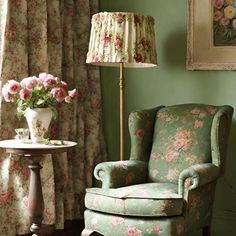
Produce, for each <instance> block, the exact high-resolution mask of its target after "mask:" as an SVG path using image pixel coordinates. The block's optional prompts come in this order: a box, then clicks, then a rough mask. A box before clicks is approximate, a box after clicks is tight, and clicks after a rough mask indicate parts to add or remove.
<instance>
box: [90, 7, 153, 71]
mask: <svg viewBox="0 0 236 236" xmlns="http://www.w3.org/2000/svg"><path fill="white" fill-rule="evenodd" d="M86 62H87V63H92V64H94V65H100V66H119V64H120V63H121V62H122V63H123V64H124V67H152V66H156V65H157V53H156V41H155V32H154V19H153V17H151V16H144V15H141V14H136V13H126V12H102V13H97V14H95V15H93V17H92V28H91V35H90V43H89V51H88V54H87V61H86Z"/></svg>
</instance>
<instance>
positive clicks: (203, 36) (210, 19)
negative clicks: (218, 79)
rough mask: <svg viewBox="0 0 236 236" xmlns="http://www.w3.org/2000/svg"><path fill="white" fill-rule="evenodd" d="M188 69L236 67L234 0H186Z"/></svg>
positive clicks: (233, 68)
mask: <svg viewBox="0 0 236 236" xmlns="http://www.w3.org/2000/svg"><path fill="white" fill-rule="evenodd" d="M187 69H188V70H236V0H188V36H187Z"/></svg>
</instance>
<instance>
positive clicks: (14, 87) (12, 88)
mask: <svg viewBox="0 0 236 236" xmlns="http://www.w3.org/2000/svg"><path fill="white" fill-rule="evenodd" d="M20 90H21V85H20V83H18V82H17V81H15V80H9V81H8V93H10V94H17V93H19V91H20Z"/></svg>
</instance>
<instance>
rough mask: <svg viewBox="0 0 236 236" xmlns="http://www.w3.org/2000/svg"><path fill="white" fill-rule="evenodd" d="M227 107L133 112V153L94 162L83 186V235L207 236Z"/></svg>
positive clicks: (228, 115) (226, 130)
mask: <svg viewBox="0 0 236 236" xmlns="http://www.w3.org/2000/svg"><path fill="white" fill-rule="evenodd" d="M232 113H233V108H232V107H230V106H211V105H203V104H185V105H175V106H169V107H163V106H161V107H157V108H155V109H151V110H143V111H136V112H132V113H131V114H130V116H129V131H130V135H131V155H130V159H129V160H127V161H117V162H105V163H100V164H98V165H97V166H96V168H95V170H94V175H95V177H96V178H97V179H98V180H100V181H102V188H89V189H87V193H86V196H85V205H86V208H87V210H86V211H85V213H84V216H85V229H84V231H83V232H82V235H90V233H92V232H98V233H100V234H102V235H105V236H125V235H128V236H146V235H161V236H183V235H188V234H189V233H191V232H193V231H195V230H199V229H202V232H203V235H210V223H211V215H212V207H213V200H214V191H215V185H216V180H217V178H218V177H219V176H220V175H221V173H222V171H223V169H224V168H223V167H224V160H225V156H226V146H227V145H226V144H227V139H228V134H229V130H230V125H231V119H232Z"/></svg>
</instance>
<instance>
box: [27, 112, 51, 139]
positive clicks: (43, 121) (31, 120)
mask: <svg viewBox="0 0 236 236" xmlns="http://www.w3.org/2000/svg"><path fill="white" fill-rule="evenodd" d="M25 117H26V120H27V123H28V126H29V130H30V139H31V140H32V142H33V143H41V142H43V141H44V135H45V133H46V132H47V131H48V127H49V125H50V122H51V120H52V110H51V109H50V108H34V109H30V108H27V109H26V111H25Z"/></svg>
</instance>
